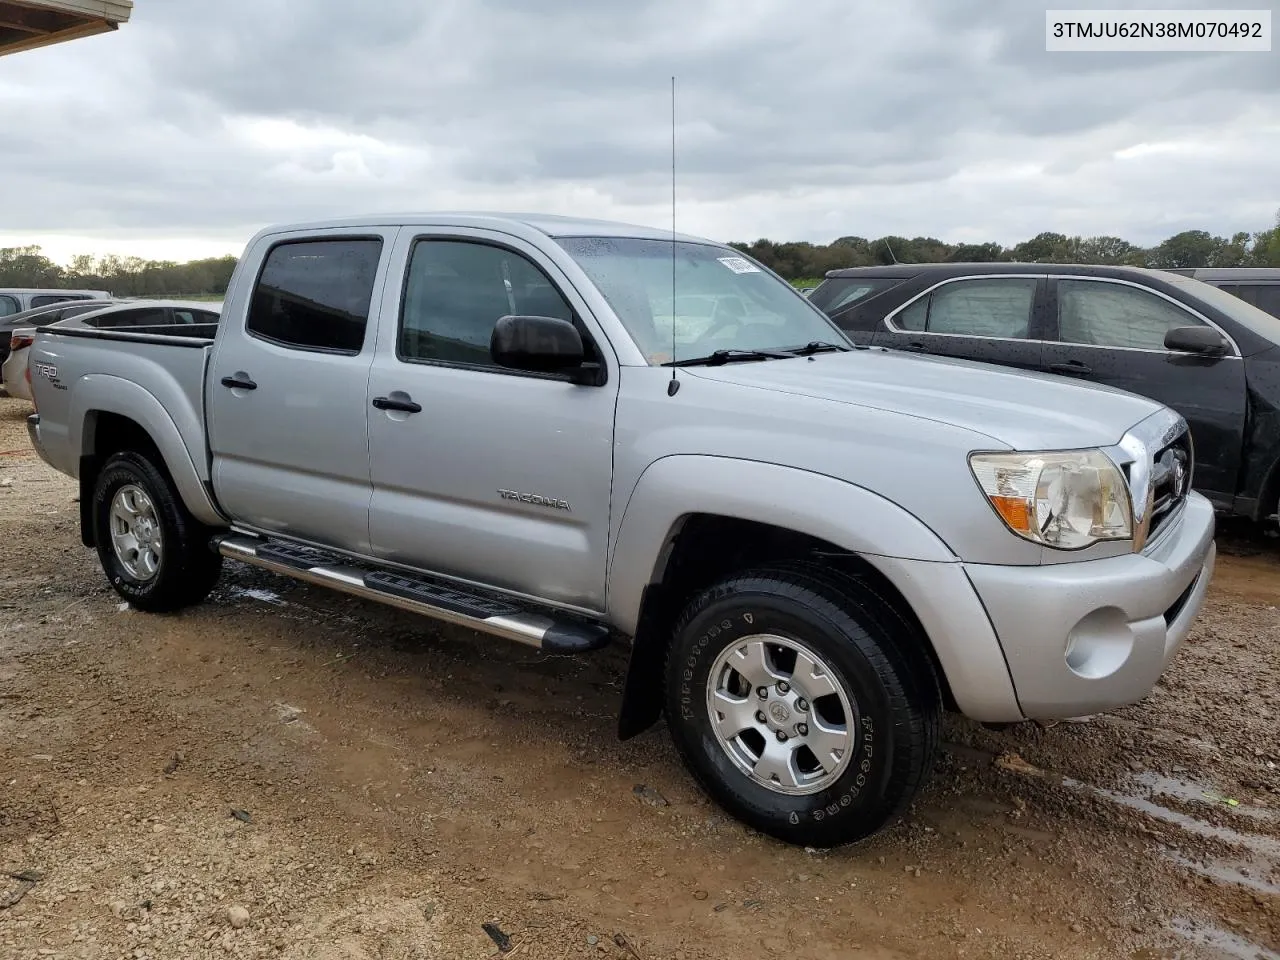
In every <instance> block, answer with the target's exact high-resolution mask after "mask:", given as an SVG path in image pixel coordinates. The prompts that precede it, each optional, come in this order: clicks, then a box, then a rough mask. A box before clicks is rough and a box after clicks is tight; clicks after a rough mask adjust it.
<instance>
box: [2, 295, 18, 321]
mask: <svg viewBox="0 0 1280 960" xmlns="http://www.w3.org/2000/svg"><path fill="white" fill-rule="evenodd" d="M17 312H18V301H17V300H15V299H14V298H13V297H7V296H0V317H7V316H10V315H12V314H15V313H17Z"/></svg>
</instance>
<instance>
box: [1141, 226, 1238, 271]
mask: <svg viewBox="0 0 1280 960" xmlns="http://www.w3.org/2000/svg"><path fill="white" fill-rule="evenodd" d="M1225 245H1226V241H1225V240H1223V239H1222V238H1221V237H1215V236H1211V235H1210V234H1209V232H1208V231H1206V230H1184V231H1182V233H1177V234H1174V235H1173V236H1172V237H1170V238H1169V239H1168V240H1166V241H1164V243H1162V244H1160V245H1159V246H1157V247H1155V248H1153V249H1152V250H1151V251H1150V253H1149V254H1148V256H1147V263H1148V265H1149V266H1152V267H1208V266H1211V265H1212V264H1213V262H1214V259H1215V258H1216V257H1217V256H1218V254H1219V253H1220V252H1221V250H1222V248H1223V247H1224V246H1225Z"/></svg>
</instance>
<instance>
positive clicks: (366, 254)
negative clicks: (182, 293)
mask: <svg viewBox="0 0 1280 960" xmlns="http://www.w3.org/2000/svg"><path fill="white" fill-rule="evenodd" d="M381 256H382V239H381V238H379V237H352V238H345V237H344V238H332V239H330V238H323V239H315V238H307V239H301V240H286V241H283V242H281V243H278V244H276V245H275V246H274V247H272V248H271V250H270V252H269V253H268V254H267V256H266V259H265V260H264V261H263V265H262V271H261V273H260V274H259V275H258V281H257V283H256V285H255V286H254V289H253V298H252V299H251V301H250V303H249V316H248V320H247V322H246V325H245V326H246V329H247V331H248V333H249V335H250V336H251V337H256V338H257V339H260V340H266V341H268V342H270V343H274V344H276V345H278V346H282V347H289V348H291V349H294V350H310V351H315V352H320V353H336V354H345V355H349V356H355V355H356V354H358V353H360V351H361V349H362V348H363V346H364V340H365V330H366V328H367V327H368V324H369V312H370V307H371V304H372V302H373V287H374V281H375V279H376V277H377V274H378V262H379V260H380V258H381Z"/></svg>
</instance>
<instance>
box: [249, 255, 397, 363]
mask: <svg viewBox="0 0 1280 960" xmlns="http://www.w3.org/2000/svg"><path fill="white" fill-rule="evenodd" d="M394 239H395V238H394V236H392V237H390V238H388V237H386V236H384V235H382V234H381V233H363V232H359V231H357V232H354V233H345V232H344V233H325V232H322V233H305V234H298V235H291V234H285V235H284V236H281V237H280V238H279V239H276V240H273V241H272V242H271V243H270V244H269V245H268V246H267V249H266V250H265V251H263V253H262V259H261V260H260V261H259V263H258V272H257V273H256V274H254V278H253V284H252V285H251V286H250V287H249V294H248V298H249V299H248V303H246V304H245V305H244V313H243V317H244V322H243V325H242V327H241V329H242V330H243V331H244V334H245V336H247V337H250V338H252V339H254V340H259V341H261V342H262V343H269V344H271V345H272V346H273V347H279V348H280V349H281V350H296V351H298V352H300V353H318V354H323V355H326V356H332V357H358V356H360V355H361V354H363V353H365V352H367V351H368V349H369V346H370V343H369V332H370V330H376V329H377V327H378V316H377V314H378V309H379V304H380V301H381V297H380V290H381V284H380V283H379V282H378V281H379V277H380V276H382V274H383V271H384V270H385V269H386V262H387V255H388V252H389V250H390V249H391V247H392V242H391V241H393V240H394ZM344 240H365V241H376V242H377V243H378V265H377V267H376V268H375V273H374V280H373V286H372V290H371V291H370V294H369V308H368V315H367V316H366V317H365V322H364V339H363V340H362V341H361V343H360V349H358V350H344V349H342V348H340V347H321V346H315V345H311V344H303V343H293V342H292V341H288V340H281V339H279V338H277V337H273V336H270V335H269V334H265V333H260V332H259V331H257V330H254V329H252V328H251V327H250V326H249V321H250V320H251V319H252V317H253V297H254V294H256V293H257V291H258V286H259V284H261V283H262V275H263V274H264V273H265V272H266V269H267V261H268V260H270V259H271V254H272V253H274V252H275V251H276V250H277V249H278V248H279V247H283V246H289V245H291V244H302V243H341V242H342V241H344Z"/></svg>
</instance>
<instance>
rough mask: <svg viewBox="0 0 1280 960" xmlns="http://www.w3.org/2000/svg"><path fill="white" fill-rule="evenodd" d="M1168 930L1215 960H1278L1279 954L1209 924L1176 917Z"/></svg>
mask: <svg viewBox="0 0 1280 960" xmlns="http://www.w3.org/2000/svg"><path fill="white" fill-rule="evenodd" d="M1169 929H1171V930H1172V931H1173V932H1174V933H1176V934H1177V935H1178V936H1180V937H1182V938H1183V939H1184V940H1187V941H1189V942H1190V943H1194V944H1195V945H1196V946H1198V947H1204V948H1207V950H1208V955H1209V956H1210V957H1214V958H1215V960H1219V958H1220V960H1280V953H1276V952H1275V951H1274V950H1268V949H1267V948H1266V947H1263V946H1260V945H1259V944H1256V943H1254V942H1253V941H1252V940H1246V939H1245V938H1244V937H1242V936H1240V935H1239V934H1235V933H1232V932H1231V931H1230V930H1223V929H1222V928H1221V927H1215V926H1214V925H1213V924H1210V923H1197V922H1196V921H1194V920H1188V919H1187V918H1185V917H1178V918H1177V919H1175V920H1174V921H1173V922H1172V923H1170V924H1169Z"/></svg>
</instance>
